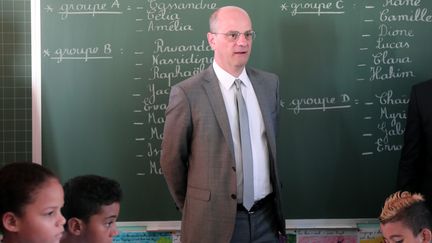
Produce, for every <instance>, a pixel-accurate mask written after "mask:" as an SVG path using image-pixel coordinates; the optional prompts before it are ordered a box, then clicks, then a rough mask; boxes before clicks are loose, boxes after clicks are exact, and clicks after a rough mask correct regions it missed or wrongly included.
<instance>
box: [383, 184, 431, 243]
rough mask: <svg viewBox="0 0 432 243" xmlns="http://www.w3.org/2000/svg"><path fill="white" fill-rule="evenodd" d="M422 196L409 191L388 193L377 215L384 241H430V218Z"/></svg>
mask: <svg viewBox="0 0 432 243" xmlns="http://www.w3.org/2000/svg"><path fill="white" fill-rule="evenodd" d="M431 217H432V216H431V213H430V211H429V210H428V208H427V206H426V204H425V202H424V199H423V196H422V195H421V194H415V193H414V194H411V193H409V192H400V191H399V192H396V193H394V194H392V195H390V196H389V197H388V198H387V199H386V201H385V204H384V207H383V209H382V211H381V215H380V217H379V219H380V222H381V225H380V226H381V232H382V234H383V236H384V238H385V239H386V242H390V243H393V242H406V243H411V242H418V243H420V242H423V243H426V242H431V237H432V236H431V230H432V218H431Z"/></svg>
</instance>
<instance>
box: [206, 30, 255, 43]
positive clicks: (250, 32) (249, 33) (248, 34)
mask: <svg viewBox="0 0 432 243" xmlns="http://www.w3.org/2000/svg"><path fill="white" fill-rule="evenodd" d="M210 33H212V34H215V35H224V36H225V37H226V38H227V39H228V40H229V41H237V40H238V39H239V38H240V35H243V36H244V37H245V39H246V40H248V41H250V40H253V39H255V38H256V32H255V31H253V30H248V31H245V32H244V33H241V32H239V31H229V32H226V33H217V32H210ZM230 36H231V37H230ZM230 38H234V39H230Z"/></svg>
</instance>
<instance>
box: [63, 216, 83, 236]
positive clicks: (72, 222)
mask: <svg viewBox="0 0 432 243" xmlns="http://www.w3.org/2000/svg"><path fill="white" fill-rule="evenodd" d="M83 230H84V222H83V221H82V220H81V219H79V218H75V217H74V218H70V219H69V220H68V221H67V231H68V232H69V233H70V234H73V235H76V236H78V235H81V233H82V232H83Z"/></svg>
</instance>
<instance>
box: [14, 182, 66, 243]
mask: <svg viewBox="0 0 432 243" xmlns="http://www.w3.org/2000/svg"><path fill="white" fill-rule="evenodd" d="M62 207H63V188H62V185H60V183H59V182H58V181H57V180H56V179H49V180H48V181H47V182H45V183H44V184H42V186H41V187H40V188H39V189H38V190H37V191H36V192H35V193H34V195H33V202H32V203H30V204H28V205H26V206H25V207H24V209H23V215H22V216H21V217H17V226H18V227H17V234H18V235H19V237H20V238H21V239H22V242H28V243H58V242H60V238H61V236H62V234H63V231H64V228H63V225H64V224H65V222H66V220H65V218H64V217H63V216H62V214H61V212H60V209H61V208H62Z"/></svg>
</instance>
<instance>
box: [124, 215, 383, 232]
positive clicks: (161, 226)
mask: <svg viewBox="0 0 432 243" xmlns="http://www.w3.org/2000/svg"><path fill="white" fill-rule="evenodd" d="M285 223H286V229H287V230H291V229H358V228H359V225H361V224H378V223H379V221H378V219H376V218H359V219H287V220H285ZM117 226H118V227H128V228H133V227H136V228H137V229H139V231H142V230H145V231H165V232H166V231H179V230H180V226H181V222H180V221H135V222H130V221H128V222H117Z"/></svg>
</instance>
